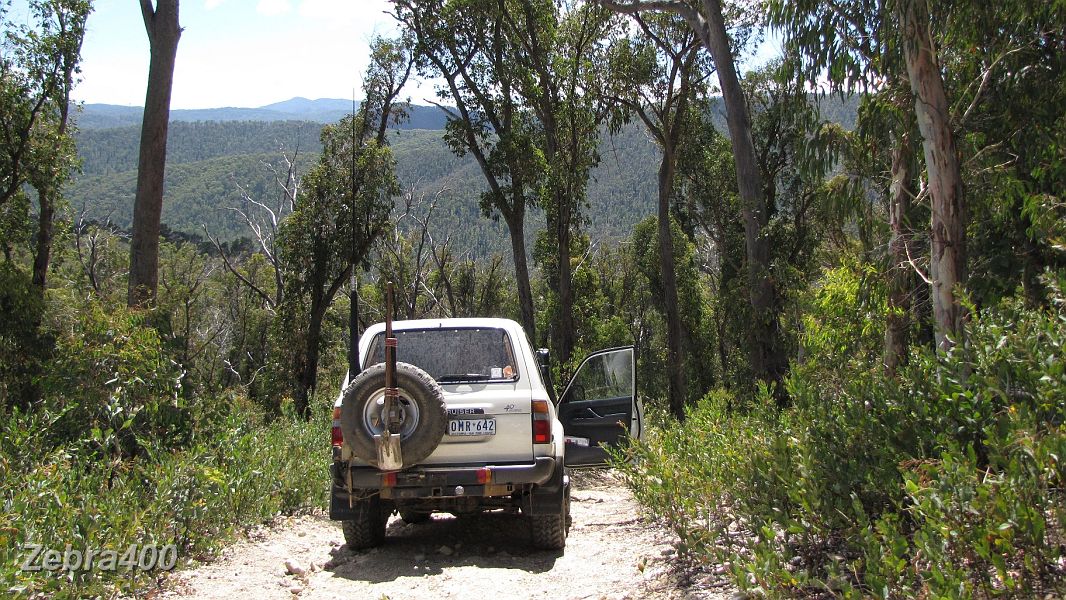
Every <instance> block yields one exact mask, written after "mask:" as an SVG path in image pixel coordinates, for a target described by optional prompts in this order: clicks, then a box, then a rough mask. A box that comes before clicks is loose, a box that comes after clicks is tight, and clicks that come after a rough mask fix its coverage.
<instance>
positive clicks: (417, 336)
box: [366, 327, 518, 383]
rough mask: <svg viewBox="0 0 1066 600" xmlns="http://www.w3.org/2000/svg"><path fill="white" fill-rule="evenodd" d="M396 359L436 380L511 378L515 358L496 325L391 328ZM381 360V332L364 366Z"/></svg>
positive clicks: (515, 375)
mask: <svg viewBox="0 0 1066 600" xmlns="http://www.w3.org/2000/svg"><path fill="white" fill-rule="evenodd" d="M394 333H395V335H396V360H398V361H400V362H405V363H411V364H413V365H415V366H416V367H418V368H420V369H422V370H423V371H425V372H427V373H429V374H430V375H431V376H432V377H433V378H434V379H436V380H437V381H438V382H440V383H460V382H475V381H480V382H493V381H515V380H516V379H518V361H516V360H515V355H514V349H513V348H512V346H511V340H510V338H509V337H508V336H507V332H506V331H504V330H503V329H498V328H494V327H493V328H463V329H410V330H406V331H395V332H394ZM384 360H385V334H384V333H379V334H378V335H376V336H374V340H373V341H372V342H371V343H370V352H369V354H368V355H367V361H366V364H367V366H369V365H374V364H377V363H379V362H383V361H384Z"/></svg>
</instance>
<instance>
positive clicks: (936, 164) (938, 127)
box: [898, 0, 966, 350]
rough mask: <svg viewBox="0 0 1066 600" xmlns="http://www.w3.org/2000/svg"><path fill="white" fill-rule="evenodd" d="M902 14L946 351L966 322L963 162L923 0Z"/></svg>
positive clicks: (939, 338)
mask: <svg viewBox="0 0 1066 600" xmlns="http://www.w3.org/2000/svg"><path fill="white" fill-rule="evenodd" d="M898 10H899V19H900V27H901V29H902V30H903V35H904V43H903V54H904V58H905V59H906V62H907V77H908V79H909V80H910V85H911V91H912V92H913V93H914V96H915V98H914V107H915V114H916V116H917V118H918V130H919V131H920V132H921V134H922V149H923V151H924V154H925V165H926V166H925V168H926V176H927V179H928V181H929V197H930V199H931V207H932V219H931V223H930V247H929V275H930V279H932V282H933V283H932V289H931V290H930V294H931V296H932V300H933V320H934V322H935V323H936V345H937V348H938V349H940V350H948V349H950V348H951V347H953V346H954V345H955V344H957V343H959V342H960V341H961V340H962V334H963V329H962V321H963V318H964V314H963V310H962V308H961V306H960V304H959V300H958V298H957V296H956V292H957V286H959V285H961V284H963V283H965V280H966V215H965V207H964V204H963V198H962V179H961V177H960V170H959V157H958V153H957V151H956V149H955V138H954V134H953V132H952V129H951V122H950V117H949V112H948V101H947V95H946V94H945V92H944V79H943V77H942V76H941V74H940V66H939V64H938V63H937V57H936V51H935V49H934V48H933V40H932V36H931V34H930V31H929V26H930V19H929V13H928V9H927V6H926V5H925V3H924V1H923V0H912V1H910V2H904V3H902V4H901V5H900V7H899V8H898Z"/></svg>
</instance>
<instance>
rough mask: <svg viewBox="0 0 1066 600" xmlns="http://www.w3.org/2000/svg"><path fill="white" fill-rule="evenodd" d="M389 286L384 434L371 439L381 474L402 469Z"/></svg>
mask: <svg viewBox="0 0 1066 600" xmlns="http://www.w3.org/2000/svg"><path fill="white" fill-rule="evenodd" d="M392 296H393V285H392V282H391V281H390V282H389V283H388V285H387V288H386V291H385V399H384V403H383V404H382V407H381V421H382V423H383V424H384V425H385V427H384V431H383V432H382V433H380V434H377V435H375V436H374V447H375V449H376V450H377V453H378V468H379V469H381V470H382V471H398V470H400V468H401V467H403V454H402V453H401V450H400V427H401V425H402V424H401V418H400V407H399V402H400V390H399V388H397V387H396V336H395V335H394V334H393V331H392V302H393V298H392Z"/></svg>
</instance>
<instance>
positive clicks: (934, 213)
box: [769, 0, 966, 349]
mask: <svg viewBox="0 0 1066 600" xmlns="http://www.w3.org/2000/svg"><path fill="white" fill-rule="evenodd" d="M961 4H966V3H965V2H963V3H961ZM949 10H952V9H951V8H950V7H947V6H937V7H936V12H937V13H939V14H940V17H942V16H943V14H944V13H946V12H948V11H949ZM769 15H770V20H771V22H772V23H774V24H776V25H779V26H781V27H782V28H783V29H784V31H785V35H786V44H787V45H788V47H789V49H790V50H791V51H792V52H794V53H795V54H796V56H797V57H798V58H799V59H800V61H801V63H800V64H801V65H802V67H801V73H802V74H803V75H804V76H805V77H806V78H807V79H808V80H810V81H814V80H816V79H818V78H821V77H823V73H824V74H826V75H828V77H827V79H828V82H829V83H830V85H831V86H833V88H834V89H852V88H856V87H858V88H864V89H865V88H874V87H878V86H883V85H885V84H886V83H889V84H891V83H892V82H893V80H894V79H895V78H898V77H901V76H902V77H905V78H906V81H907V82H908V84H909V87H910V91H911V93H912V94H913V113H914V115H915V118H916V121H917V124H918V130H919V131H920V134H921V139H922V148H923V154H924V160H925V173H926V185H927V193H928V196H929V198H930V206H931V219H930V252H929V254H930V256H929V277H928V278H929V280H930V286H931V292H932V293H931V297H932V301H933V316H934V321H935V323H936V330H937V331H936V339H937V346H938V347H939V348H941V349H948V348H950V347H951V346H953V345H954V344H955V343H957V342H958V341H959V339H960V338H961V336H962V333H963V330H962V320H963V318H964V311H963V310H962V306H961V304H960V302H959V297H958V294H959V292H960V289H959V288H960V286H961V285H963V284H964V283H965V280H966V210H965V205H964V201H963V192H962V179H961V171H960V163H959V153H958V149H957V148H956V144H955V138H956V132H955V127H954V125H953V124H952V122H951V115H952V111H951V107H950V105H949V103H948V98H947V93H946V90H945V85H944V76H943V65H942V62H941V56H940V53H939V51H938V49H939V48H940V40H939V39H938V38H937V37H935V33H939V34H941V35H942V34H943V33H944V31H943V23H942V20H941V19H938V18H937V17H938V15H935V14H933V13H932V12H930V5H929V4H928V2H927V0H833V1H832V2H818V1H815V0H800V1H797V2H793V1H791V0H790V1H787V2H786V1H784V0H771V2H770V4H769ZM897 139H898V141H899V143H901V144H902V143H905V142H906V138H905V133H904V132H902V131H901V132H900V133H899V135H897ZM897 164H898V165H899V166H902V164H903V163H902V162H897ZM897 174H898V173H897Z"/></svg>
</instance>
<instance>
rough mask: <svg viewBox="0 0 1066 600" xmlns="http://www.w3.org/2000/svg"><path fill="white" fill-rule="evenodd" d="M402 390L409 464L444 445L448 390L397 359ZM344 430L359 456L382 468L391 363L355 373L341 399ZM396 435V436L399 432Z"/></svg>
mask: <svg viewBox="0 0 1066 600" xmlns="http://www.w3.org/2000/svg"><path fill="white" fill-rule="evenodd" d="M396 387H397V388H398V389H399V392H400V398H399V409H400V433H399V436H400V450H401V454H402V457H403V468H405V469H406V468H407V467H410V466H412V465H415V464H417V463H419V462H421V461H422V460H423V459H425V458H426V457H427V456H429V455H430V454H431V453H432V452H433V450H435V449H436V448H437V445H438V444H440V440H441V438H442V437H444V430H445V428H446V427H447V426H448V415H447V411H446V409H445V405H444V392H443V390H441V387H440V385H439V384H438V383H437V381H436V380H435V379H433V377H431V376H430V375H429V373H426V372H425V371H423V370H422V369H419V368H418V367H416V366H414V365H412V364H409V363H403V362H398V363H396ZM341 403H342V404H341V432H342V433H343V434H344V441H345V442H348V445H349V446H351V448H352V452H354V453H355V455H356V456H358V457H359V458H361V459H363V460H364V461H366V462H368V463H370V464H371V465H373V466H375V467H376V466H378V454H377V449H376V448H375V447H374V436H375V435H380V434H382V433H384V431H385V420H384V417H383V415H382V408H383V406H384V403H385V363H378V364H376V365H374V366H372V367H368V368H367V369H365V370H364V371H363V372H362V373H360V374H358V375H356V376H355V378H354V379H353V380H352V382H351V383H350V384H349V385H348V387H347V388H345V390H344V398H343V399H342V400H341ZM394 435H395V434H394Z"/></svg>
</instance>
